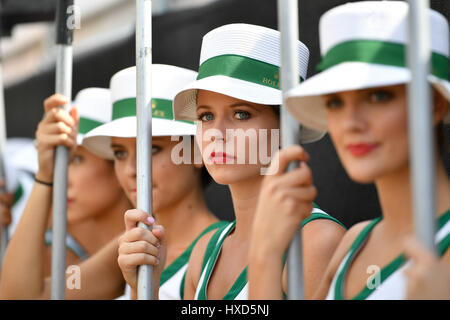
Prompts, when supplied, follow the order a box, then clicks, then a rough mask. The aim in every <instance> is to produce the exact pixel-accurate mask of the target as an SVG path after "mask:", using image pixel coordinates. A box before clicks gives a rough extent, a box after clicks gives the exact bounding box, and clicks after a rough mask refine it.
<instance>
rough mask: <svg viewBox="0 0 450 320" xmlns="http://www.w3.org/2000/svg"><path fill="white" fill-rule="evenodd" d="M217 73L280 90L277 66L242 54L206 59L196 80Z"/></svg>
mask: <svg viewBox="0 0 450 320" xmlns="http://www.w3.org/2000/svg"><path fill="white" fill-rule="evenodd" d="M217 75H221V76H228V77H231V78H235V79H240V80H244V81H248V82H253V83H256V84H259V85H263V86H266V87H270V88H274V89H278V90H280V68H279V67H277V66H275V65H273V64H270V63H266V62H263V61H259V60H256V59H252V58H248V57H244V56H239V55H232V54H226V55H221V56H216V57H213V58H210V59H208V60H206V61H205V62H203V63H202V65H201V66H200V68H199V70H198V76H197V80H200V79H203V78H207V77H211V76H217ZM302 80H303V79H302V78H301V77H300V82H301V81H302Z"/></svg>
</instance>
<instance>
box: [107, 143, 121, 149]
mask: <svg viewBox="0 0 450 320" xmlns="http://www.w3.org/2000/svg"><path fill="white" fill-rule="evenodd" d="M110 147H111V148H123V147H124V146H123V145H121V144H117V143H111V145H110Z"/></svg>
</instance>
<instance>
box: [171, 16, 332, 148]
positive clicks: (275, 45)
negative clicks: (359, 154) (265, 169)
mask: <svg viewBox="0 0 450 320" xmlns="http://www.w3.org/2000/svg"><path fill="white" fill-rule="evenodd" d="M308 59H309V50H308V48H307V47H306V46H305V45H304V44H303V43H301V42H300V41H298V60H299V69H298V75H299V78H300V81H302V80H304V79H305V78H306V73H307V69H308ZM280 61H281V56H280V33H279V32H278V31H276V30H272V29H269V28H266V27H261V26H256V25H249V24H242V23H237V24H229V25H225V26H221V27H219V28H216V29H214V30H212V31H210V32H208V33H207V34H206V35H205V36H204V37H203V42H202V48H201V54H200V67H199V70H198V76H197V80H196V81H193V82H192V83H190V84H189V85H187V86H186V87H185V88H183V90H181V91H180V92H179V93H178V94H177V95H176V97H175V99H174V114H175V119H183V120H190V121H196V120H197V115H196V108H197V92H198V90H207V91H213V92H217V93H220V94H223V95H227V96H230V97H233V98H236V99H240V100H245V101H249V102H253V103H258V104H265V105H281V104H282V93H281V90H280V81H279V80H280V79H279V69H280ZM322 136H323V133H322V132H316V131H312V130H309V129H306V131H305V132H304V133H302V135H301V137H302V141H303V142H312V141H315V140H318V139H320V138H321V137H322Z"/></svg>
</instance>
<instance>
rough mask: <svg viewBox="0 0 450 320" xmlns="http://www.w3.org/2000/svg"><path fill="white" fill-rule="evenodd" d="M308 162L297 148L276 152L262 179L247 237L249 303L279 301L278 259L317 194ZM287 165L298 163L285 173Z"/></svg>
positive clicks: (298, 147)
mask: <svg viewBox="0 0 450 320" xmlns="http://www.w3.org/2000/svg"><path fill="white" fill-rule="evenodd" d="M308 159H309V156H308V154H307V153H306V152H305V151H304V150H303V148H301V147H300V146H292V147H289V148H286V149H283V150H280V151H279V152H278V153H277V154H276V155H275V157H274V160H273V161H272V163H271V165H270V168H269V171H268V173H269V175H267V176H266V177H265V178H264V181H263V183H262V187H261V191H260V195H259V200H258V205H257V208H256V213H255V218H254V221H253V226H252V233H251V244H250V253H249V267H248V280H249V298H250V299H271V300H273V299H282V296H283V294H282V272H283V266H282V257H283V254H284V253H285V252H286V250H287V248H288V246H289V243H290V241H291V239H292V237H293V235H294V233H295V232H296V230H297V229H298V228H299V226H300V224H301V222H302V221H303V219H305V218H306V217H308V216H309V215H310V214H311V211H312V209H313V204H312V201H313V200H314V198H315V196H316V194H317V191H316V188H315V187H314V185H313V180H312V173H311V170H310V169H309V167H308V165H307V164H306V162H305V161H308ZM291 161H301V163H300V165H299V167H298V168H296V169H294V170H292V171H290V172H287V173H286V172H285V170H286V168H287V166H288V164H289V163H290V162H291Z"/></svg>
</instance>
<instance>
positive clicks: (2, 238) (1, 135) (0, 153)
mask: <svg viewBox="0 0 450 320" xmlns="http://www.w3.org/2000/svg"><path fill="white" fill-rule="evenodd" d="M1 12H2V10H1V2H0V14H1ZM1 36H2V30H1V23H0V39H1ZM0 43H1V41H0ZM5 146H6V117H5V98H4V92H3V55H2V54H1V48H0V180H2V181H3V183H4V185H3V187H0V193H6V192H7V188H6V170H5V164H4V163H3V161H4V158H3V157H4V153H5ZM0 227H1V231H0V232H1V234H0V268H1V267H2V265H3V258H4V257H5V253H6V248H7V247H8V241H9V239H8V226H3V225H2V226H0Z"/></svg>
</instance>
